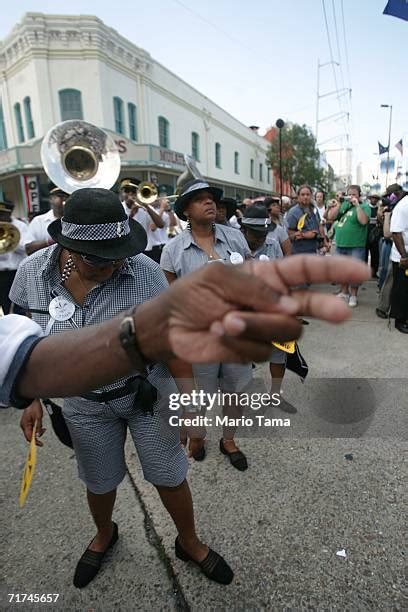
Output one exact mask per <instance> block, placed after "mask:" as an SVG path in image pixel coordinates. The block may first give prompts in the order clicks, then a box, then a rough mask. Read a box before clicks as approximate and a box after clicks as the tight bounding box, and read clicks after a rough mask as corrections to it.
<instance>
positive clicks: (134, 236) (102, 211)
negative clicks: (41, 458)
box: [48, 188, 147, 261]
mask: <svg viewBox="0 0 408 612" xmlns="http://www.w3.org/2000/svg"><path fill="white" fill-rule="evenodd" d="M48 233H49V234H50V236H51V238H52V239H53V240H55V242H57V243H58V244H60V245H61V246H63V247H64V248H66V249H69V250H71V251H74V252H76V253H81V254H83V255H96V256H98V257H102V258H105V259H106V260H108V261H109V260H110V261H112V260H114V259H125V258H126V257H131V256H132V255H137V254H138V253H142V252H143V251H144V250H145V249H146V245H147V236H146V232H145V230H144V229H143V227H142V226H141V225H140V223H137V221H134V220H133V219H130V218H129V217H128V216H127V214H126V212H125V210H124V208H123V206H122V204H121V201H120V200H119V197H118V195H117V194H115V193H113V192H112V191H110V190H109V189H96V188H87V189H78V190H77V191H74V193H73V194H72V195H70V196H69V198H68V199H67V201H66V203H65V208H64V216H63V217H62V219H57V220H56V221H53V223H51V224H50V225H49V226H48Z"/></svg>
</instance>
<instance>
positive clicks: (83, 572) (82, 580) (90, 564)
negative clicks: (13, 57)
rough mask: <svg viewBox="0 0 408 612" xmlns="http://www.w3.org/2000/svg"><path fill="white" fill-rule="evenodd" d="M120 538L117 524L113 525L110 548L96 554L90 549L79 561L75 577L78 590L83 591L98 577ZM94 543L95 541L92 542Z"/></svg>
mask: <svg viewBox="0 0 408 612" xmlns="http://www.w3.org/2000/svg"><path fill="white" fill-rule="evenodd" d="M118 537H119V533H118V526H117V524H116V523H113V533H112V537H111V540H110V542H109V544H108V547H107V548H106V550H105V551H104V552H96V551H94V550H89V546H90V545H91V544H92V542H91V543H90V544H89V546H88V548H87V549H86V551H85V552H84V554H83V555H82V557H81V558H80V560H79V561H78V565H77V566H76V570H75V575H74V586H75V587H76V588H77V589H82V588H83V587H86V585H87V584H89V583H90V582H91V581H92V580H93V579H94V578H95V576H96V574H97V573H98V572H99V570H100V569H101V565H102V561H103V559H104V557H105V555H106V553H107V552H108V551H109V550H110V549H111V548H112V547H113V545H114V544H116V542H117V539H118ZM92 541H93V540H92Z"/></svg>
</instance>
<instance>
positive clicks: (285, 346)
mask: <svg viewBox="0 0 408 612" xmlns="http://www.w3.org/2000/svg"><path fill="white" fill-rule="evenodd" d="M272 344H273V346H276V348H278V349H280V350H281V351H285V353H294V352H295V349H296V340H289V342H282V343H281V342H272Z"/></svg>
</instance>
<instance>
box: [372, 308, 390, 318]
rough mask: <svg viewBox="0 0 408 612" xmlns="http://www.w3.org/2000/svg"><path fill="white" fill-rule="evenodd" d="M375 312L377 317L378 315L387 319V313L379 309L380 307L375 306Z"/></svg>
mask: <svg viewBox="0 0 408 612" xmlns="http://www.w3.org/2000/svg"><path fill="white" fill-rule="evenodd" d="M375 314H376V315H377V317H380V319H388V315H387V313H386V312H384V311H383V310H381V308H376V309H375Z"/></svg>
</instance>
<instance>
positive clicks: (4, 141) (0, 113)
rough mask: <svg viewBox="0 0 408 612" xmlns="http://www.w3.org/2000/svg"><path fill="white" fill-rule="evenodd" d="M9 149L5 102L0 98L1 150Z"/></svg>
mask: <svg viewBox="0 0 408 612" xmlns="http://www.w3.org/2000/svg"><path fill="white" fill-rule="evenodd" d="M4 149H7V134H6V125H5V123H4V114H3V104H2V102H1V100H0V151H4Z"/></svg>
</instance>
